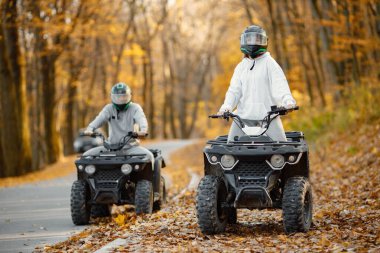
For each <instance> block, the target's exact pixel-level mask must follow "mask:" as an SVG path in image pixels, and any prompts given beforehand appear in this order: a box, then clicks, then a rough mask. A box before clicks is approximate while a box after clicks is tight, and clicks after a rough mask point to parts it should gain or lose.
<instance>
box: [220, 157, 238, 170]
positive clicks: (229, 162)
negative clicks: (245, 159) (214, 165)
mask: <svg viewBox="0 0 380 253" xmlns="http://www.w3.org/2000/svg"><path fill="white" fill-rule="evenodd" d="M220 163H221V164H222V166H223V167H225V168H231V167H232V166H234V164H235V157H233V156H232V155H223V156H222V158H221V159H220Z"/></svg>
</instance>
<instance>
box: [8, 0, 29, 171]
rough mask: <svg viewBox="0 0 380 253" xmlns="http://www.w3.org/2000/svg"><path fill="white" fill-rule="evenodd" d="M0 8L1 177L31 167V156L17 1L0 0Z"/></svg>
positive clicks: (27, 169)
mask: <svg viewBox="0 0 380 253" xmlns="http://www.w3.org/2000/svg"><path fill="white" fill-rule="evenodd" d="M0 10H1V13H0V15H1V18H0V104H1V105H0V110H1V112H0V117H1V120H0V128H1V131H0V142H1V143H0V145H1V148H0V151H1V153H0V155H1V162H0V165H1V166H2V169H1V170H0V177H6V176H17V175H21V174H23V173H25V172H28V171H31V169H32V168H31V159H32V158H31V148H30V138H29V129H28V127H29V122H28V114H27V106H26V99H25V95H26V94H25V92H26V84H25V73H24V69H23V67H24V63H23V58H22V55H21V52H20V47H19V46H20V45H19V36H18V26H17V15H18V13H17V1H16V0H9V1H3V2H1V3H0Z"/></svg>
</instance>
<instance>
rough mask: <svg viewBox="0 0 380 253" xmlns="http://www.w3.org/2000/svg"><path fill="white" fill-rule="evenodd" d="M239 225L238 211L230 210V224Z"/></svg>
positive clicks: (231, 208) (232, 208)
mask: <svg viewBox="0 0 380 253" xmlns="http://www.w3.org/2000/svg"><path fill="white" fill-rule="evenodd" d="M236 223H237V210H236V208H235V207H230V208H228V224H236Z"/></svg>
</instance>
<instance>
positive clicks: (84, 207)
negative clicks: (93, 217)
mask: <svg viewBox="0 0 380 253" xmlns="http://www.w3.org/2000/svg"><path fill="white" fill-rule="evenodd" d="M89 197H90V191H89V188H88V185H87V183H86V182H85V181H82V180H77V181H75V182H74V183H73V185H72V187H71V200H70V207H71V219H72V220H73V223H74V224H75V225H86V224H88V222H89V221H90V210H91V206H90V205H89V204H88V200H89Z"/></svg>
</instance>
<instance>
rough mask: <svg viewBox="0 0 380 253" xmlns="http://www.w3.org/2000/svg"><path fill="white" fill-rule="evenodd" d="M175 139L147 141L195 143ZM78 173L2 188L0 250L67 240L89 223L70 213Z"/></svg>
mask: <svg viewBox="0 0 380 253" xmlns="http://www.w3.org/2000/svg"><path fill="white" fill-rule="evenodd" d="M192 142H193V141H191V140H173V141H164V142H157V143H153V144H150V145H146V147H148V148H158V149H161V150H162V154H163V156H164V158H165V160H166V161H167V160H169V155H170V153H171V152H173V151H175V150H177V149H179V148H181V147H184V146H186V145H189V144H191V143H192ZM75 176H76V175H75V174H72V175H69V176H67V177H64V178H60V179H55V180H49V181H42V182H38V183H33V184H26V185H22V186H18V187H11V188H0V252H1V253H4V252H12V253H14V252H32V251H33V250H34V248H35V247H36V246H37V245H40V246H43V245H44V244H53V243H57V242H59V241H63V240H66V239H67V238H68V237H70V236H71V235H72V234H74V233H76V232H79V231H81V230H83V229H84V228H85V226H74V225H73V223H72V221H71V214H70V190H71V184H72V182H73V181H74V180H75Z"/></svg>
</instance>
